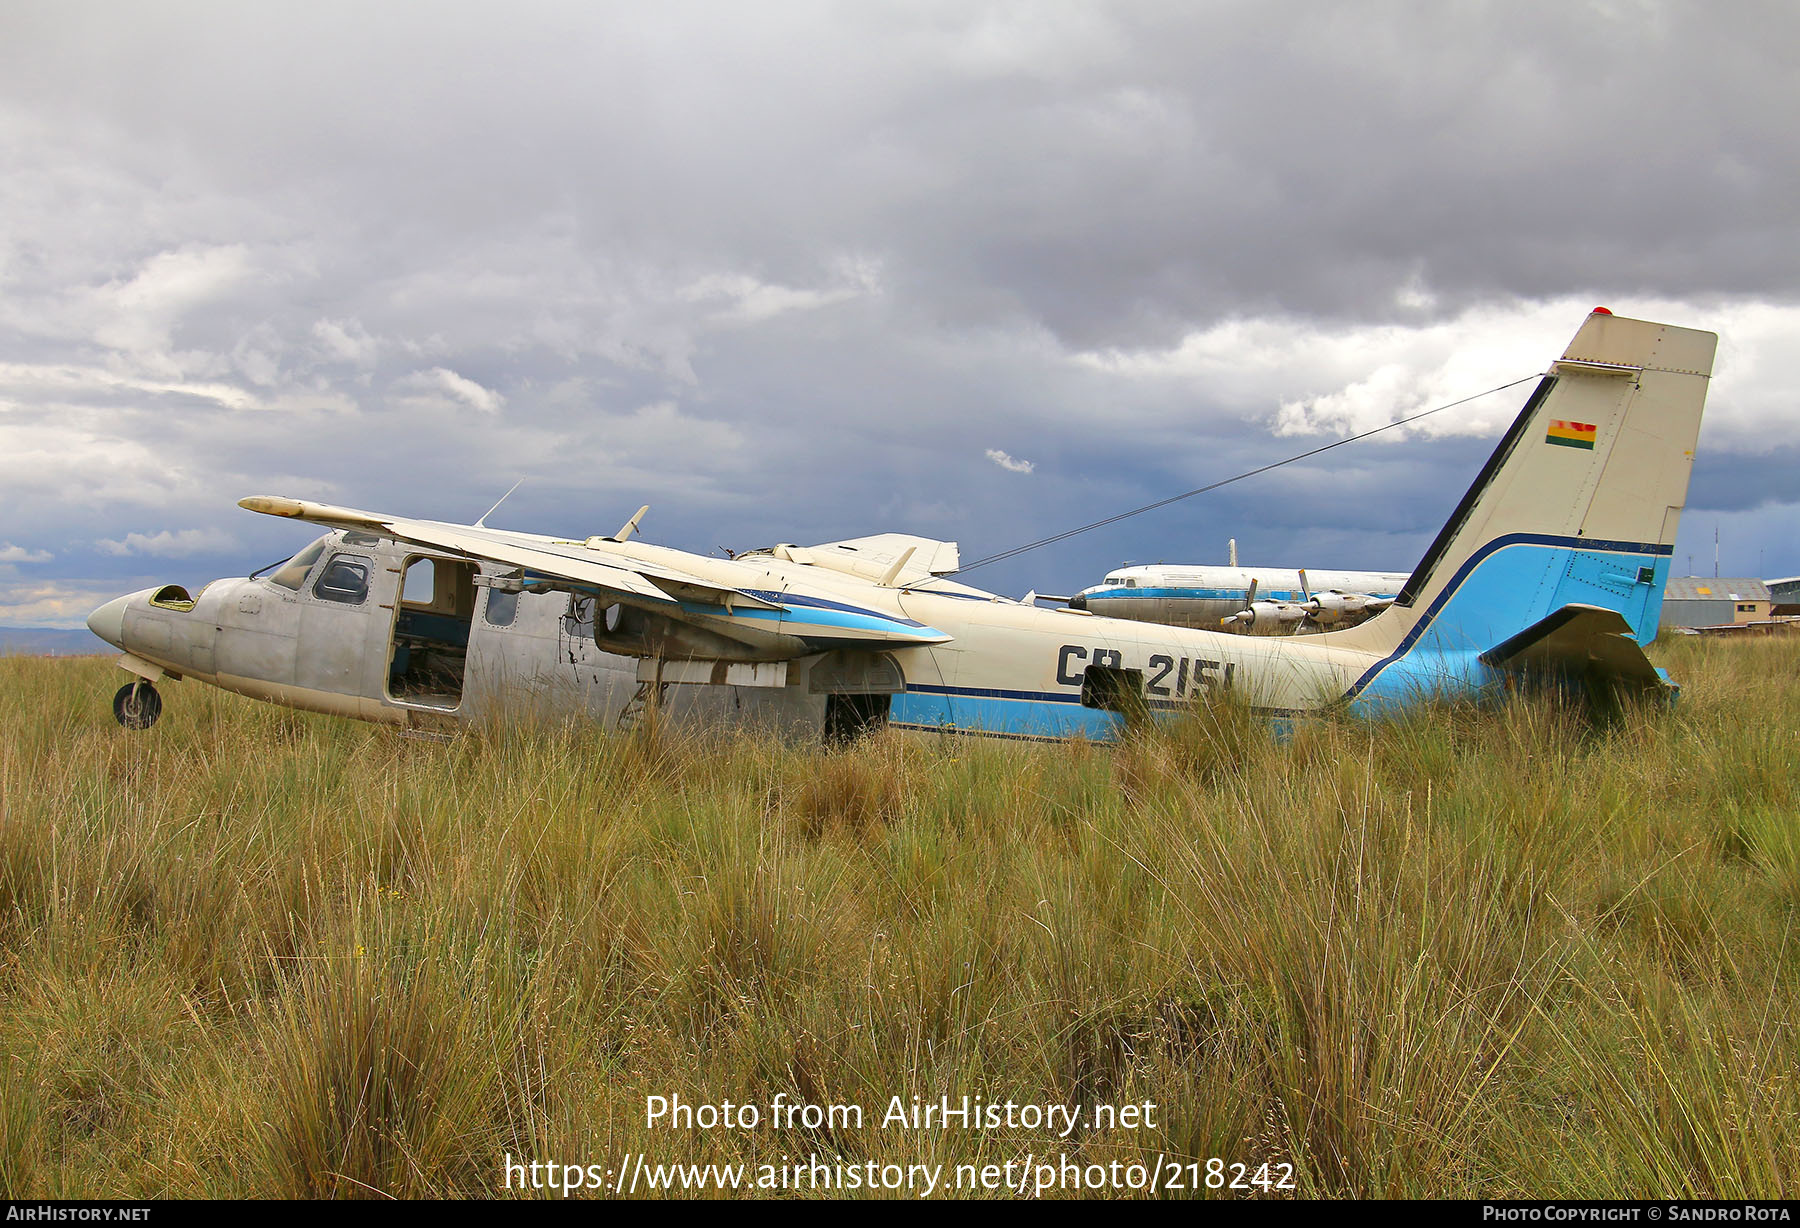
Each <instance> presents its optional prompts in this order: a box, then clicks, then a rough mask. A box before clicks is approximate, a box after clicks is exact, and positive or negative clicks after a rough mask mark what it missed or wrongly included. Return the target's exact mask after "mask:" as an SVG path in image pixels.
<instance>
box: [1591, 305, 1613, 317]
mask: <svg viewBox="0 0 1800 1228" xmlns="http://www.w3.org/2000/svg"><path fill="white" fill-rule="evenodd" d="M1592 314H1594V315H1597V316H1609V315H1611V314H1612V312H1610V311H1608V310H1607V309H1606V308H1604V307H1596V308H1594V310H1593V313H1592Z"/></svg>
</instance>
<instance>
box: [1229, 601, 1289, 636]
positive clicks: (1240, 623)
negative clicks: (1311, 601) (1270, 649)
mask: <svg viewBox="0 0 1800 1228" xmlns="http://www.w3.org/2000/svg"><path fill="white" fill-rule="evenodd" d="M1307 613H1308V610H1307V608H1306V607H1305V606H1303V605H1300V604H1298V603H1296V602H1292V601H1253V602H1251V603H1250V604H1249V605H1248V606H1245V607H1244V608H1243V609H1241V610H1239V611H1238V612H1237V613H1236V614H1227V615H1226V616H1225V617H1224V618H1222V619H1220V620H1219V622H1220V624H1221V625H1223V626H1226V627H1231V628H1234V629H1237V630H1244V631H1258V632H1269V631H1280V630H1283V629H1286V628H1291V627H1293V626H1294V625H1295V624H1296V623H1299V622H1303V621H1304V620H1305V619H1306V617H1307Z"/></svg>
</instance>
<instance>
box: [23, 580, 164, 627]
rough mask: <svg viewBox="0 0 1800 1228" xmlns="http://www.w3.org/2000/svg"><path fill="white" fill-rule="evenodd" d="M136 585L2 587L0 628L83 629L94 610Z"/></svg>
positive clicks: (50, 583)
mask: <svg viewBox="0 0 1800 1228" xmlns="http://www.w3.org/2000/svg"><path fill="white" fill-rule="evenodd" d="M133 583H134V582H133V581H131V580H45V581H42V582H38V581H33V582H31V583H28V584H7V585H5V586H0V627H57V628H75V627H83V626H86V625H87V616H88V615H89V614H91V613H92V612H93V611H94V610H95V608H97V607H98V606H101V605H103V604H105V603H106V602H108V601H111V600H112V599H113V598H114V597H117V596H119V595H120V594H121V593H124V592H128V591H130V589H131V587H132V586H133ZM140 587H141V586H140Z"/></svg>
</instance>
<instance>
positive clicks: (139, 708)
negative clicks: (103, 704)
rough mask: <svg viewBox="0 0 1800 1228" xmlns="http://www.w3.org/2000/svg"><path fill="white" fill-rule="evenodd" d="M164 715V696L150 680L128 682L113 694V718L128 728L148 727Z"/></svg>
mask: <svg viewBox="0 0 1800 1228" xmlns="http://www.w3.org/2000/svg"><path fill="white" fill-rule="evenodd" d="M161 715H162V696H161V695H158V694H157V693H156V688H155V687H153V686H151V685H150V684H149V683H148V682H127V683H126V684H125V685H124V686H122V687H120V688H119V691H118V694H116V695H114V696H113V719H114V720H116V721H118V722H119V724H121V725H123V726H124V727H125V728H127V729H148V728H150V726H152V725H154V724H156V718H157V717H159V716H161Z"/></svg>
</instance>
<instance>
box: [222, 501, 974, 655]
mask: <svg viewBox="0 0 1800 1228" xmlns="http://www.w3.org/2000/svg"><path fill="white" fill-rule="evenodd" d="M238 506H240V507H242V508H245V509H246V510H248V511H252V512H260V513H262V514H264V515H268V516H282V517H287V518H289V519H294V520H304V521H308V522H310V523H313V524H320V525H326V526H328V527H331V528H339V529H352V530H356V531H359V532H364V533H374V534H378V535H380V536H383V537H390V538H393V539H394V540H396V541H404V542H409V543H412V544H414V545H418V546H424V547H427V548H429V549H434V550H442V551H445V552H447V553H452V554H460V555H463V556H465V557H469V558H478V559H485V560H488V561H491V562H495V563H500V564H502V565H504V566H507V567H512V568H516V569H518V572H519V577H520V579H521V580H522V581H523V582H524V583H526V584H528V585H530V586H532V587H534V588H536V587H543V588H550V589H566V590H570V591H575V592H585V593H597V594H599V595H602V596H604V597H606V598H609V599H611V600H613V601H616V602H619V603H621V604H624V605H628V606H632V607H634V608H636V609H639V610H642V611H645V612H646V613H647V614H650V615H654V616H660V617H661V618H664V619H667V620H669V621H670V622H671V623H675V624H685V625H687V626H690V627H693V628H696V629H699V630H701V631H703V632H706V633H711V634H712V635H723V636H725V637H726V638H727V639H728V640H732V641H736V642H737V643H738V644H740V645H743V646H744V647H746V648H748V649H749V650H750V652H751V654H752V655H753V656H754V657H756V658H759V659H782V658H785V657H793V656H798V655H802V654H804V653H807V652H814V651H820V650H821V649H830V648H846V647H863V648H869V649H884V648H895V647H902V646H913V645H921V644H941V643H947V642H948V641H949V639H950V637H949V636H947V635H945V634H944V633H942V632H941V631H938V630H936V629H935V628H932V627H926V626H923V625H921V624H919V623H916V622H911V621H910V620H906V619H903V618H897V617H895V616H893V615H889V614H885V613H883V612H882V611H880V610H875V609H862V608H860V607H855V606H850V605H846V604H843V603H841V602H835V601H821V600H819V599H817V598H809V597H807V596H805V595H801V594H794V593H788V592H781V591H773V590H771V589H768V588H764V587H761V586H752V587H740V586H737V585H733V584H722V583H720V582H719V581H718V580H716V579H709V578H707V577H705V576H701V575H697V574H694V573H693V572H689V571H684V570H682V569H680V568H677V567H670V566H668V565H667V564H664V563H661V562H655V561H651V560H649V559H645V558H642V557H638V554H637V553H636V551H637V548H636V547H635V546H634V547H633V549H632V550H629V551H628V550H626V549H622V548H621V545H622V543H621V542H619V541H617V540H615V539H611V538H600V537H591V538H588V539H587V540H586V541H571V540H564V539H558V538H550V537H542V536H538V535H536V534H530V533H517V532H512V531H510V530H505V529H490V528H486V527H485V526H482V527H477V526H474V525H459V524H449V523H445V522H442V521H435V520H412V519H408V518H405V517H398V516H387V515H382V514H378V513H374V512H364V511H359V510H357V509H355V508H347V507H335V506H333V505H331V504H327V503H311V502H307V501H305V500H300V499H286V498H280V497H277V496H272V495H252V496H250V497H248V498H245V499H240V500H239V501H238ZM689 557H692V556H689ZM696 561H697V562H700V563H702V565H704V564H706V563H707V562H708V560H698V559H697V560H696ZM713 562H715V563H716V562H717V561H713ZM717 565H718V566H721V567H726V566H729V565H728V564H723V563H717ZM682 642H684V637H681V636H668V635H656V636H651V637H649V639H647V640H646V643H649V644H655V645H660V646H663V647H666V648H670V649H676V648H678V646H679V645H680V644H681V643H682ZM685 642H687V643H688V644H690V645H691V650H688V651H683V652H681V655H687V656H698V657H713V656H716V655H729V656H734V657H735V656H739V655H740V654H738V653H736V652H732V651H726V652H718V651H715V650H716V649H720V648H726V649H728V646H726V645H719V644H715V643H713V642H712V641H711V640H710V638H708V637H701V638H700V639H695V638H694V637H685ZM702 645H708V646H707V647H702ZM661 651H662V649H661V648H658V649H657V650H656V652H655V654H654V655H661ZM639 655H653V654H652V653H651V652H649V651H646V652H645V653H642V654H639Z"/></svg>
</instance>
